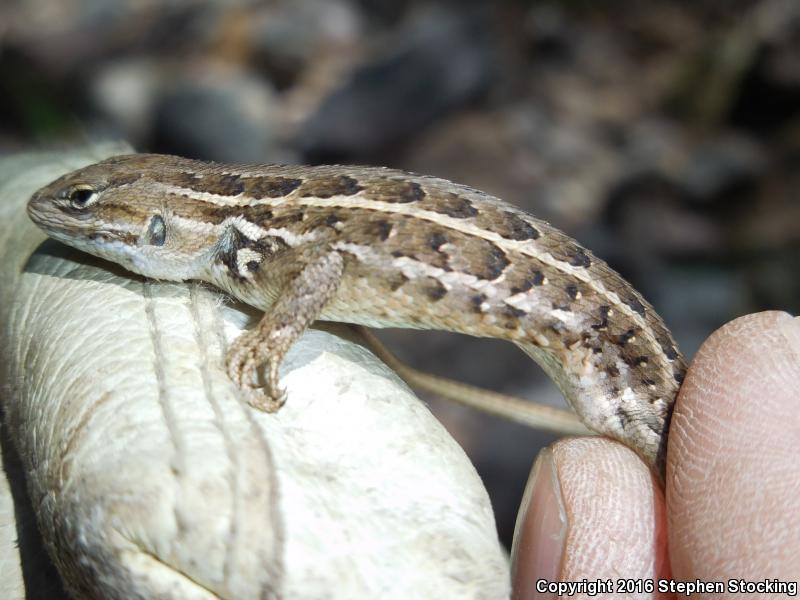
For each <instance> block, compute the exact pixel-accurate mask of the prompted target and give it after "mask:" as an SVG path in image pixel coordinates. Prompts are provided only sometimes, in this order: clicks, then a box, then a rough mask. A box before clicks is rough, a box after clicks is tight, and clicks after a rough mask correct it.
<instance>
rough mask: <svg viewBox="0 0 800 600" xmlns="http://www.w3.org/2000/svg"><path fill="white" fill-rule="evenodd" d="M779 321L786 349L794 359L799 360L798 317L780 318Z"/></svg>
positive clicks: (799, 322) (799, 320)
mask: <svg viewBox="0 0 800 600" xmlns="http://www.w3.org/2000/svg"><path fill="white" fill-rule="evenodd" d="M779 323H780V330H781V333H783V336H784V337H785V338H786V345H787V346H788V349H789V350H790V351H791V352H792V353H793V354H794V358H795V360H797V361H800V317H794V318H791V319H781V320H780V321H779Z"/></svg>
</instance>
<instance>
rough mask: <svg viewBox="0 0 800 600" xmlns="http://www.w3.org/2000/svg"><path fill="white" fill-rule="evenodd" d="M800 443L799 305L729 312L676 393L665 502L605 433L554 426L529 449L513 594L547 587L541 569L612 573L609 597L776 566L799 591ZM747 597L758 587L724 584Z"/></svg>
mask: <svg viewBox="0 0 800 600" xmlns="http://www.w3.org/2000/svg"><path fill="white" fill-rule="evenodd" d="M798 447H800V318H792V317H791V316H790V315H788V314H786V313H781V312H765V313H759V314H754V315H748V316H746V317H742V318H740V319H737V320H735V321H732V322H731V323H728V324H727V325H725V326H724V327H722V328H721V329H720V330H718V331H717V332H715V333H714V334H713V335H712V336H711V337H710V338H709V339H708V340H706V342H705V343H704V344H703V346H702V348H701V349H700V350H699V351H698V353H697V356H695V358H694V361H693V363H692V365H691V366H690V368H689V371H688V373H687V376H686V380H685V382H684V384H683V387H682V388H681V391H680V394H679V396H678V400H677V402H676V405H675V412H674V415H673V418H672V425H671V429H670V436H669V442H668V455H667V477H666V501H665V497H664V492H663V491H662V490H661V489H660V487H659V485H658V484H657V483H656V480H655V479H654V477H653V476H652V475H651V474H650V472H649V471H648V469H647V467H646V466H645V465H644V463H642V462H641V460H639V458H638V457H637V456H636V455H635V454H634V453H633V452H632V451H630V450H628V449H627V448H625V447H624V446H622V445H621V444H618V443H616V442H614V441H611V440H609V439H605V438H572V439H565V440H562V441H559V442H558V443H556V444H555V445H554V446H553V447H552V448H549V449H547V450H544V451H543V452H542V453H541V454H540V456H539V458H538V460H537V461H536V464H535V465H534V468H533V470H532V472H531V477H530V480H529V482H528V487H527V489H526V493H525V497H524V499H523V503H522V507H521V509H520V516H519V517H518V521H517V532H516V533H515V544H514V546H515V548H514V553H513V557H512V559H513V561H514V564H513V567H512V569H513V571H512V572H513V576H512V583H513V586H514V598H515V599H520V600H521V599H527V598H549V597H555V595H554V594H552V593H547V592H545V593H540V592H537V589H536V587H537V585H536V584H537V580H542V579H544V580H547V581H550V582H558V581H562V582H580V581H582V580H583V579H586V580H587V581H589V582H595V581H597V580H610V581H611V585H612V587H611V589H610V590H607V591H608V592H609V593H608V594H605V595H606V597H620V596H626V597H657V598H658V597H661V598H669V597H674V595H673V593H671V592H669V591H666V592H663V593H660V592H659V590H658V587H659V580H664V581H665V582H667V583H668V582H669V580H672V581H674V582H692V583H693V582H694V581H695V580H700V581H718V582H722V583H723V584H725V585H727V582H728V581H729V580H731V579H736V580H744V581H745V582H761V583H763V582H764V581H766V580H774V579H778V580H779V581H781V582H787V583H789V584H793V585H794V586H795V590H796V586H797V581H798V580H800V510H798V498H800V460H798V458H797V448H798ZM668 542H669V544H668ZM668 547H669V550H668V549H667V548H668ZM648 582H652V584H650V585H652V587H653V591H652V592H650V591H648ZM667 583H664V584H662V585H666V584H667ZM620 586H621V587H620ZM626 586H627V589H625V588H626ZM540 587H541V584H540ZM578 591H580V590H578ZM726 591H728V592H729V591H730V590H727V589H726ZM765 591H769V590H765ZM583 592H584V593H583V594H582V595H584V596H585V595H586V592H588V590H583ZM603 595H604V594H598V596H597V597H602V596H603ZM679 595H680V594H679ZM733 595H734V594H732V593H731V596H733ZM748 596H750V597H764V593H758V592H757V591H755V590H753V591H751V593H750V594H745V595H742V594H735V597H736V598H742V597H748ZM695 597H703V595H702V594H700V595H697V596H695ZM714 597H715V598H719V597H724V594H723V595H716V594H715V595H714ZM775 597H786V595H785V594H778V595H776V596H775Z"/></svg>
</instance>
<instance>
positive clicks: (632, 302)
mask: <svg viewBox="0 0 800 600" xmlns="http://www.w3.org/2000/svg"><path fill="white" fill-rule="evenodd" d="M623 302H625V304H627V305H628V306H629V307H630V308H631V310H632V311H633V312H635V313H637V314H639V315H640V316H642V317H643V316H644V312H645V308H644V304H642V303H641V301H639V299H638V298H634V297H630V298H625V299H624V300H623Z"/></svg>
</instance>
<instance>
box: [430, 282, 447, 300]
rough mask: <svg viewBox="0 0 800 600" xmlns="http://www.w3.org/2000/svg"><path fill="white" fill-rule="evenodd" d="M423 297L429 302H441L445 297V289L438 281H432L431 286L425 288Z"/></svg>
mask: <svg viewBox="0 0 800 600" xmlns="http://www.w3.org/2000/svg"><path fill="white" fill-rule="evenodd" d="M425 295H427V296H428V299H429V300H430V301H431V302H436V301H437V300H441V299H442V298H444V297H445V296H446V295H447V288H446V287H444V285H442V283H441V282H439V281H434V282H433V283H431V285H429V286H427V287H426V288H425Z"/></svg>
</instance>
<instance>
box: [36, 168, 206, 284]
mask: <svg viewBox="0 0 800 600" xmlns="http://www.w3.org/2000/svg"><path fill="white" fill-rule="evenodd" d="M165 159H168V160H171V161H173V162H175V161H176V160H181V159H175V158H173V157H162V156H158V155H148V154H132V155H126V156H117V157H113V158H110V159H107V160H104V161H102V162H99V163H96V164H93V165H89V166H87V167H84V168H82V169H78V170H77V171H73V172H71V173H67V174H66V175H64V176H62V177H60V178H58V179H56V180H55V181H53V182H52V183H50V184H48V185H46V186H45V187H43V188H41V189H40V190H38V191H37V192H36V193H35V194H33V196H32V197H31V199H30V200H29V201H28V215H29V216H30V218H31V220H32V221H33V222H34V223H35V224H36V225H37V226H38V227H40V228H41V229H43V230H44V231H45V232H46V233H47V234H48V235H49V236H50V237H52V238H54V239H56V240H58V241H60V242H64V243H65V244H67V245H69V246H72V247H74V248H77V249H79V250H82V251H84V252H88V253H89V254H93V255H94V256H98V257H100V258H104V259H107V260H111V261H113V262H115V263H118V264H120V265H122V266H123V267H125V268H126V269H128V270H130V271H133V272H135V273H139V274H141V275H144V276H146V277H153V278H157V279H168V280H177V281H182V280H186V279H192V278H195V277H197V273H196V272H195V271H196V267H195V265H197V264H199V260H198V259H199V258H200V255H201V253H202V252H203V251H204V250H206V249H207V248H208V241H207V240H205V239H203V238H204V235H203V232H202V231H198V232H194V233H192V232H190V231H187V228H186V227H185V226H181V225H180V224H179V223H178V222H177V221H179V219H176V216H175V215H176V210H175V205H176V203H178V202H179V201H178V200H177V199H175V198H170V197H169V196H168V195H165V194H164V193H163V191H161V190H160V189H159V187H158V180H159V179H160V175H163V172H164V171H165V169H166V168H167V167H166V166H165ZM173 169H175V170H177V167H176V166H173ZM186 202H187V201H186V199H184V203H186Z"/></svg>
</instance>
